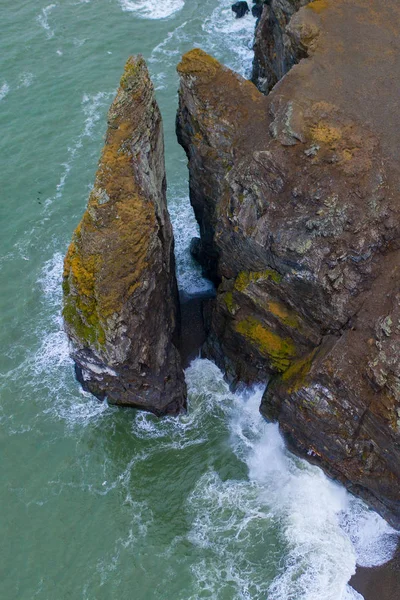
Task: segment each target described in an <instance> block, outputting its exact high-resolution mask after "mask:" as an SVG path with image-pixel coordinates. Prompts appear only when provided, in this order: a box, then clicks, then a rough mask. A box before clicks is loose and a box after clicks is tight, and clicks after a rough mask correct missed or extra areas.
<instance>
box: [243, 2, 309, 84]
mask: <svg viewBox="0 0 400 600" xmlns="http://www.w3.org/2000/svg"><path fill="white" fill-rule="evenodd" d="M309 2H310V0H270V1H269V2H265V3H264V4H262V6H260V4H257V5H256V6H257V7H258V10H260V8H262V12H261V15H260V20H259V22H258V23H257V27H256V33H255V38H254V60H253V73H252V81H253V82H254V83H255V84H256V86H257V87H258V89H259V90H260V91H261V92H263V93H264V94H267V93H268V92H269V91H270V90H271V89H272V88H273V87H274V85H275V84H276V83H277V82H278V81H279V80H280V79H282V77H283V76H284V75H285V74H286V73H287V72H288V71H289V70H290V69H291V68H292V66H293V65H295V64H296V63H298V62H299V60H300V59H301V58H304V57H305V56H306V48H305V47H304V46H302V45H301V44H298V40H297V39H296V38H295V37H293V35H292V32H291V29H290V27H288V25H289V23H290V19H291V17H292V16H293V14H294V13H295V12H297V11H298V10H299V8H301V7H302V6H305V5H306V4H308V3H309ZM257 16H258V14H257Z"/></svg>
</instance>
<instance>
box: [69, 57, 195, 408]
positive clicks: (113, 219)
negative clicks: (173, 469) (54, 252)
mask: <svg viewBox="0 0 400 600" xmlns="http://www.w3.org/2000/svg"><path fill="white" fill-rule="evenodd" d="M165 194H166V179H165V167H164V142H163V131H162V121H161V115H160V111H159V109H158V106H157V103H156V101H155V97H154V89H153V85H152V83H151V81H150V78H149V74H148V71H147V67H146V64H145V62H144V60H143V58H142V57H140V56H139V57H131V58H130V59H129V60H128V62H127V63H126V65H125V71H124V74H123V75H122V78H121V82H120V87H119V89H118V93H117V96H116V98H115V100H114V102H113V103H112V105H111V107H110V110H109V113H108V129H107V133H106V140H105V145H104V148H103V151H102V155H101V158H100V162H99V166H98V170H97V173H96V179H95V184H94V187H93V190H92V192H91V194H90V197H89V202H88V206H87V209H86V212H85V214H84V215H83V218H82V220H81V222H80V223H79V225H78V227H77V228H76V230H75V232H74V234H73V238H72V242H71V244H70V246H69V249H68V252H67V255H66V257H65V263H64V278H63V291H64V308H63V317H64V323H65V329H66V332H67V335H68V337H69V339H70V342H71V356H72V358H73V359H74V361H75V364H76V371H77V375H78V378H79V380H80V381H81V383H82V385H83V387H84V388H85V389H86V390H88V391H90V392H91V393H93V394H94V395H95V396H97V397H98V398H105V397H106V398H107V400H108V401H109V402H110V403H113V404H118V405H123V406H132V407H135V408H141V409H144V410H148V411H151V412H153V413H155V414H157V415H163V414H176V413H178V412H179V411H181V410H182V409H184V408H185V406H186V386H185V381H184V374H183V371H182V367H181V360H180V356H179V353H178V350H177V344H178V337H179V306H178V293H177V284H176V279H175V264H174V241H173V234H172V227H171V223H170V219H169V215H168V211H167V205H166V195H165Z"/></svg>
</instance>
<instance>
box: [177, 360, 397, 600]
mask: <svg viewBox="0 0 400 600" xmlns="http://www.w3.org/2000/svg"><path fill="white" fill-rule="evenodd" d="M221 377H222V375H221V374H220V373H218V370H216V367H214V366H212V367H211V366H210V363H208V362H207V361H201V360H198V361H195V363H193V364H192V366H191V367H190V368H189V369H188V371H187V379H188V387H189V391H190V392H191V393H192V394H193V391H194V390H198V391H200V393H201V390H205V389H207V387H208V385H209V381H210V378H211V379H212V378H214V383H213V385H212V393H213V394H214V395H216V396H217V397H218V398H219V401H220V406H221V408H222V409H223V410H224V412H225V415H226V417H227V418H228V423H229V428H230V431H231V445H232V448H233V450H234V452H235V453H236V455H237V456H238V458H239V459H240V460H242V461H245V463H246V464H247V467H248V473H249V478H248V480H241V481H232V480H228V481H222V480H221V479H220V477H219V476H218V474H217V473H216V472H215V471H209V472H208V473H206V475H205V476H204V477H203V478H202V480H201V481H199V482H198V485H197V486H196V489H195V490H194V492H193V494H192V496H191V497H190V498H189V505H190V508H191V510H194V512H195V513H196V515H197V516H196V517H195V519H194V522H193V527H192V530H191V532H190V534H189V539H190V541H191V542H192V543H194V544H195V545H197V546H199V547H202V548H207V549H209V550H210V549H211V550H212V556H211V559H210V561H207V560H205V561H203V563H202V564H198V565H197V566H196V577H199V580H201V581H203V583H204V582H207V585H209V586H210V590H213V591H212V592H211V591H210V593H211V594H213V593H217V590H218V589H219V588H220V586H223V585H226V581H225V580H224V578H223V577H222V578H221V577H220V576H219V575H218V571H219V570H221V568H222V565H227V567H226V568H227V570H228V572H229V581H230V582H231V584H232V585H233V586H234V588H235V589H236V592H235V594H237V596H236V595H234V597H235V598H236V597H238V598H261V597H268V600H288V598H293V599H296V600H321V598H323V599H324V600H350V599H352V600H356V599H358V600H360V599H361V598H362V596H360V595H359V594H357V592H355V591H354V590H352V588H351V587H350V586H349V585H348V581H349V579H350V577H351V576H352V575H353V574H354V572H355V568H356V563H357V562H358V564H362V565H368V566H373V565H377V564H380V563H381V562H382V561H383V562H384V561H386V560H388V559H390V558H391V557H392V556H393V551H394V550H395V547H396V540H397V536H396V534H395V532H394V531H393V530H392V529H391V528H390V527H389V526H388V525H387V524H386V523H385V521H384V520H383V519H382V518H381V517H379V516H378V515H377V514H376V513H374V512H372V511H370V510H368V508H367V507H366V506H365V504H364V503H363V502H362V501H360V500H357V499H355V498H353V497H352V496H350V495H349V494H348V493H347V492H346V490H345V489H344V488H343V487H341V486H339V485H338V484H336V483H334V482H333V481H331V480H330V479H328V478H327V477H326V476H325V475H324V473H323V472H322V471H321V470H320V469H319V468H318V467H315V466H312V465H310V464H308V463H307V462H305V461H303V460H301V459H298V458H296V457H294V456H293V455H291V454H290V453H289V452H288V451H287V450H286V448H285V445H284V443H283V441H282V438H281V436H280V434H279V431H278V426H277V425H276V424H269V423H266V422H265V421H264V420H263V419H262V417H261V416H260V414H259V410H258V408H259V404H260V400H261V396H262V389H260V388H259V389H256V390H255V391H254V392H252V393H251V394H248V393H247V394H246V393H244V394H236V395H230V394H229V390H228V389H227V387H226V384H224V383H223V381H222V380H221ZM221 386H222V388H223V389H222V394H221ZM224 386H225V388H224ZM218 388H219V390H220V391H219V392H218ZM203 393H204V392H203ZM228 396H230V401H227V397H228ZM254 522H258V527H256V528H255V529H254ZM271 527H272V528H276V527H278V528H279V532H280V533H279V538H280V540H281V542H280V543H281V546H282V552H283V559H281V563H280V568H278V573H277V574H276V576H275V577H274V579H273V581H270V582H268V592H267V595H266V591H265V589H264V587H263V585H264V584H263V581H261V580H260V578H259V573H260V569H261V566H260V564H257V562H253V563H252V562H251V561H248V560H247V554H248V553H249V552H251V550H250V548H251V547H250V546H246V545H245V546H244V549H243V550H242V551H240V547H239V546H240V541H243V540H246V539H247V540H248V543H249V544H255V545H257V544H258V542H259V544H260V545H259V548H258V549H259V552H262V551H263V550H264V552H265V558H266V560H270V559H271V556H270V553H271V549H268V548H267V546H265V547H264V548H263V543H264V542H263V541H262V540H261V541H260V540H258V541H257V532H258V531H259V529H260V528H261V529H264V530H265V531H266V532H268V529H270V530H271ZM234 541H235V544H236V545H235V544H234V543H233V542H234ZM265 543H266V542H265ZM238 544H239V546H238ZM278 552H279V550H278ZM239 553H240V559H239V558H238V554H239ZM218 557H222V558H223V560H222V562H221V563H220V562H218V561H219V559H218ZM213 565H214V566H213ZM261 572H262V569H261ZM225 579H226V577H225ZM232 582H234V583H232ZM235 582H236V583H235ZM204 585H205V584H204ZM251 585H253V588H251ZM254 586H255V587H254ZM232 597H233V595H232Z"/></svg>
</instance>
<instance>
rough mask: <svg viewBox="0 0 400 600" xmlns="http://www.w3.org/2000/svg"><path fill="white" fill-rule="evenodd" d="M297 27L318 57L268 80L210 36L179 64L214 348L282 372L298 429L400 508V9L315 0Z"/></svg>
mask: <svg viewBox="0 0 400 600" xmlns="http://www.w3.org/2000/svg"><path fill="white" fill-rule="evenodd" d="M272 4H273V0H272V1H271V5H272ZM265 10H266V9H264V11H265ZM287 28H290V37H291V40H292V43H293V44H295V45H296V47H297V49H300V50H301V52H302V53H304V56H307V58H305V59H304V60H301V61H300V63H299V64H296V65H295V66H293V68H292V69H291V70H290V71H288V72H287V73H286V75H285V76H284V77H283V78H282V79H281V80H280V81H279V83H277V85H275V86H274V88H273V90H272V92H271V93H270V94H269V95H268V96H265V95H264V94H262V93H260V92H259V91H258V90H257V89H256V87H255V86H254V85H253V84H252V83H251V82H248V81H246V80H244V79H243V78H242V77H240V76H239V75H237V74H236V73H233V72H232V71H230V70H229V69H227V68H225V67H223V66H222V65H220V64H219V63H218V62H217V61H216V60H215V59H213V58H212V57H210V56H208V55H207V54H205V53H204V52H202V51H201V50H198V49H197V50H193V51H191V52H189V53H188V54H186V55H185V56H184V57H183V59H182V62H181V63H180V65H179V67H178V71H179V74H180V78H181V87H180V94H179V103H180V104H179V111H178V118H177V133H178V139H179V141H180V143H181V144H182V146H183V147H184V149H185V151H186V153H187V156H188V160H189V175H190V197H191V202H192V205H193V207H194V210H195V214H196V218H197V220H198V222H199V225H200V234H201V240H202V243H201V253H198V255H199V257H200V258H201V260H202V262H203V264H204V265H205V266H206V268H207V269H208V272H209V273H210V275H211V276H212V277H213V280H214V282H215V284H216V285H217V286H218V292H217V297H216V299H215V301H214V306H213V310H212V315H211V323H210V325H209V327H210V334H209V337H208V340H207V342H206V345H205V347H204V353H205V355H206V356H209V357H210V358H212V359H213V360H215V361H216V362H217V364H219V365H220V366H221V368H223V369H224V370H225V372H226V374H227V377H228V379H229V380H230V381H231V382H232V383H233V384H236V382H239V381H244V382H246V383H252V382H255V381H259V382H264V383H266V382H267V381H269V385H268V388H267V390H266V392H265V394H264V398H263V403H262V408H261V409H262V413H263V414H264V415H265V416H267V417H268V418H270V419H274V420H275V419H277V420H279V423H280V427H281V430H282V431H283V433H284V434H285V436H286V439H287V440H288V441H289V442H290V444H291V447H292V448H293V449H294V450H295V451H297V452H298V453H299V454H300V455H302V456H304V457H306V458H308V459H309V460H313V461H316V462H318V464H320V465H321V466H322V467H323V468H324V469H325V470H326V472H328V473H329V474H330V475H332V476H333V477H336V478H338V479H340V480H341V481H342V482H344V483H345V484H346V485H347V486H348V487H349V488H350V489H351V490H352V491H353V492H354V493H356V494H359V495H361V496H363V497H364V498H366V499H367V500H368V502H369V503H370V504H371V506H373V507H374V508H376V509H377V510H378V511H379V512H380V513H381V514H382V515H384V516H385V517H386V518H387V519H388V520H389V521H390V522H391V523H393V524H394V525H397V526H399V525H400V418H399V416H400V395H399V390H400V387H399V386H400V364H399V356H400V347H399V343H400V322H399V320H398V319H399V317H400V315H399V316H397V313H398V310H399V285H398V275H397V274H398V269H399V268H400V256H399V252H400V243H399V240H400V202H399V196H398V189H399V185H400V130H399V129H398V128H396V127H394V126H393V124H394V123H396V122H397V112H396V106H397V98H398V97H399V93H400V61H398V57H399V55H400V43H399V36H398V34H399V31H400V11H399V8H398V6H397V3H396V2H395V0H388V2H387V3H385V5H384V6H383V5H382V4H381V3H380V2H378V0H368V1H363V2H350V1H348V0H314V2H311V3H309V4H307V5H306V6H304V7H302V8H300V10H299V11H298V12H297V13H293V16H292V18H291V19H290V24H288V26H287ZM383 49H385V50H383Z"/></svg>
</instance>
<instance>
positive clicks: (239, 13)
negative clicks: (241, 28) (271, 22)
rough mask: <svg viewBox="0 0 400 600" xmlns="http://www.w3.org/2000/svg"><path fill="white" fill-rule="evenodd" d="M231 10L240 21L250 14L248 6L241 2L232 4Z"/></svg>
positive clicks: (241, 0)
mask: <svg viewBox="0 0 400 600" xmlns="http://www.w3.org/2000/svg"><path fill="white" fill-rule="evenodd" d="M232 10H233V12H234V13H235V15H236V18H237V19H241V18H242V17H244V16H245V15H247V14H248V13H249V12H250V9H249V5H248V4H247V2H245V1H243V0H240V2H235V3H234V4H232Z"/></svg>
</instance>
